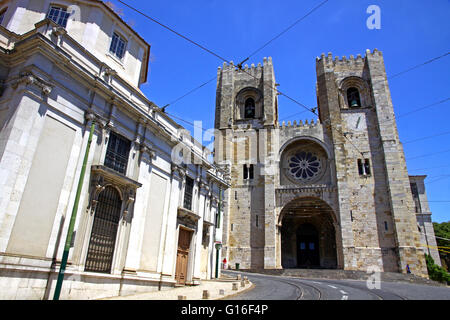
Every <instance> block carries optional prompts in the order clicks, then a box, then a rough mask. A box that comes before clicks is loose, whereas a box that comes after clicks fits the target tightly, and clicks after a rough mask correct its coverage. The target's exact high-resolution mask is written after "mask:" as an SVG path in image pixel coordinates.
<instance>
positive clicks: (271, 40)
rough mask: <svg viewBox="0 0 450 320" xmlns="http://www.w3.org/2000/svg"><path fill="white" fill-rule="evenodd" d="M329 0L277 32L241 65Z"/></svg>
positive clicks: (326, 0)
mask: <svg viewBox="0 0 450 320" xmlns="http://www.w3.org/2000/svg"><path fill="white" fill-rule="evenodd" d="M327 2H328V0H325V1H323V2H321V3H320V4H319V5H317V6H315V7H314V8H313V9H311V10H310V11H308V12H307V13H306V14H305V15H304V16H302V17H301V18H299V19H297V20H296V21H295V22H294V23H293V24H291V25H290V26H288V27H287V28H286V29H284V30H283V31H281V32H280V33H279V34H277V35H276V36H275V37H273V38H272V39H270V40H269V41H267V42H266V43H265V44H264V45H262V46H261V47H259V48H258V49H256V50H255V51H253V52H252V53H251V54H249V55H248V56H247V58H246V59H244V60H243V62H241V63H240V65H241V66H242V63H244V62H245V61H247V60H249V59H250V58H251V57H253V56H254V55H255V54H257V53H258V52H259V51H261V50H262V49H264V48H265V47H267V46H268V45H269V44H270V43H272V42H273V41H275V40H276V39H278V38H279V37H281V36H282V35H283V34H285V33H286V32H288V31H289V30H290V29H292V28H293V27H294V26H296V25H297V24H298V23H299V22H301V21H303V20H304V19H305V18H307V17H308V16H309V15H311V14H312V13H313V12H314V11H316V10H317V9H319V8H320V7H322V6H323V5H324V4H325V3H327Z"/></svg>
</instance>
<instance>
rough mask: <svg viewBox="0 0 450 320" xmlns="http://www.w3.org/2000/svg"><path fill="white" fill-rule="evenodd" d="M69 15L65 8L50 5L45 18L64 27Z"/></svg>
mask: <svg viewBox="0 0 450 320" xmlns="http://www.w3.org/2000/svg"><path fill="white" fill-rule="evenodd" d="M69 16H70V14H69V13H68V12H67V9H65V8H62V7H54V6H51V7H50V11H49V12H48V16H47V18H49V19H50V20H53V21H54V22H55V23H57V24H59V25H60V26H61V27H64V28H65V27H66V26H67V20H68V19H69Z"/></svg>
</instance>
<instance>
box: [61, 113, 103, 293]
mask: <svg viewBox="0 0 450 320" xmlns="http://www.w3.org/2000/svg"><path fill="white" fill-rule="evenodd" d="M94 130H95V118H94V120H93V121H92V124H91V131H90V132H89V139H88V142H87V146H86V152H85V154H84V160H83V166H82V167H81V173H80V180H79V181H78V188H77V194H76V196H75V203H74V205H73V209H72V216H71V218H70V224H69V230H68V231H67V238H66V244H65V246H64V253H63V256H62V260H61V267H60V269H59V274H58V280H57V282H56V288H55V293H54V296H53V300H59V295H60V294H61V287H62V283H63V281H64V272H65V271H66V265H67V260H68V258H69V250H70V244H71V243H72V236H73V229H74V227H75V220H76V217H77V211H78V204H79V202H80V195H81V189H82V188H83V181H84V176H85V172H86V165H87V160H88V157H89V150H90V147H91V142H92V136H93V135H94Z"/></svg>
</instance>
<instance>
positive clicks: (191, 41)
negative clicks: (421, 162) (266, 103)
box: [118, 0, 449, 156]
mask: <svg viewBox="0 0 450 320" xmlns="http://www.w3.org/2000/svg"><path fill="white" fill-rule="evenodd" d="M118 1H119V2H120V3H122V4H124V5H125V6H127V7H128V8H130V9H131V10H133V11H135V12H137V13H139V14H141V15H143V16H144V17H146V18H147V19H150V20H151V21H153V22H155V23H157V24H158V25H160V26H162V27H163V28H165V29H167V30H169V31H170V32H173V33H175V34H176V35H178V36H179V37H181V38H183V39H185V40H186V41H188V42H190V43H192V44H194V45H196V46H198V47H199V48H201V49H202V50H205V51H206V52H208V53H210V54H212V55H214V56H215V57H217V58H219V59H220V60H222V61H224V62H226V63H228V60H227V59H225V58H223V57H222V56H220V55H218V54H216V53H214V52H213V51H211V50H209V49H207V48H206V47H204V46H202V45H200V44H199V43H197V42H195V41H193V40H191V39H189V38H188V37H186V36H184V35H182V34H181V33H179V32H177V31H175V30H174V29H172V28H170V27H168V26H166V25H164V24H163V23H161V22H159V21H158V20H156V19H154V18H152V17H150V16H148V15H147V14H145V13H144V12H142V11H140V10H138V9H136V8H134V7H132V6H130V5H128V4H127V3H125V2H123V1H121V0H118ZM326 2H328V0H326V1H323V2H322V3H320V4H319V5H318V6H316V7H315V8H313V9H312V10H310V11H309V12H308V13H307V14H306V15H304V16H303V17H302V18H300V19H298V20H297V21H296V22H294V24H291V25H290V26H289V27H288V28H286V29H285V30H283V31H282V32H281V33H280V34H278V35H277V36H276V37H274V38H272V39H271V40H269V41H268V42H267V43H265V44H264V45H263V46H262V47H260V48H258V49H257V50H256V51H254V52H253V53H252V54H250V55H249V56H248V58H246V59H245V60H244V61H247V60H248V59H249V58H250V57H251V56H253V55H254V54H256V53H257V52H259V51H260V50H262V49H263V48H264V47H266V46H267V45H268V44H270V43H271V42H273V41H274V40H275V39H277V38H279V37H280V36H281V35H283V34H284V33H285V32H287V31H288V30H289V29H291V28H292V27H293V26H295V25H296V24H297V23H299V22H300V21H302V20H303V19H304V18H306V17H307V16H309V15H310V14H311V13H312V12H314V11H315V10H317V9H318V8H319V7H321V6H322V5H324V4H325V3H326ZM448 54H449V53H446V54H444V55H441V56H439V57H436V58H434V59H431V60H428V61H426V62H424V63H422V64H421V65H417V66H414V67H412V68H410V69H408V70H405V71H404V72H401V73H398V74H396V75H394V76H392V77H396V76H398V75H400V74H403V73H406V72H409V71H411V70H414V69H416V68H418V67H420V66H422V65H425V64H427V63H430V62H432V61H435V60H438V59H440V58H442V57H444V56H446V55H448ZM244 61H243V62H244ZM243 62H241V63H239V64H238V65H237V68H239V69H240V70H241V71H243V72H244V73H247V74H248V75H250V76H252V77H254V78H256V76H254V75H252V74H250V73H249V72H247V71H246V70H243V69H242V63H243ZM214 79H215V77H214V78H212V79H210V80H208V81H207V82H205V83H203V84H202V85H200V86H198V87H196V88H194V89H193V90H191V91H189V92H188V93H186V94H185V95H183V96H181V97H180V98H178V99H176V100H175V101H174V102H172V103H175V102H176V101H179V100H180V99H182V98H184V97H186V96H187V95H189V94H191V93H192V92H194V91H196V90H197V89H199V88H201V87H203V86H205V85H206V84H208V83H210V82H211V81H213V80H214ZM268 87H269V88H270V89H271V90H273V91H274V92H276V93H278V94H279V95H282V96H284V97H286V98H287V99H289V100H291V101H292V102H294V103H296V104H298V105H300V106H301V107H303V108H305V109H306V110H308V111H310V112H312V113H313V114H314V115H315V116H317V114H316V112H315V111H314V109H315V108H308V107H307V106H305V105H304V104H302V103H301V102H299V101H297V100H295V99H293V98H291V97H290V96H288V95H287V94H285V93H283V92H281V91H279V90H278V89H277V88H273V87H272V86H268ZM169 105H170V103H169V104H167V105H165V106H164V107H162V111H163V112H165V108H167V107H168V106H169ZM327 120H328V121H329V119H327ZM328 125H329V127H330V129H333V127H332V125H331V123H330V124H328ZM335 130H336V131H337V132H338V133H340V134H341V135H342V136H343V137H344V138H345V139H346V140H348V142H350V144H351V145H352V146H353V147H354V148H355V149H356V150H358V152H359V153H360V154H361V155H362V156H364V154H363V152H361V151H360V150H359V149H358V148H357V147H356V146H355V145H354V144H353V142H352V141H351V140H350V139H349V138H348V137H347V136H346V135H345V134H344V133H343V132H342V131H340V130H338V129H337V128H335Z"/></svg>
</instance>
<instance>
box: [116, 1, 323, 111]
mask: <svg viewBox="0 0 450 320" xmlns="http://www.w3.org/2000/svg"><path fill="white" fill-rule="evenodd" d="M328 1H329V0H325V1H323V2H321V3H320V4H319V5H317V6H316V7H314V8H313V9H311V10H310V11H308V13H306V14H305V15H304V16H302V17H301V18H299V19H297V20H296V21H295V22H294V23H293V24H291V25H290V26H289V27H287V28H286V29H284V30H283V31H282V32H281V33H279V34H278V35H277V36H275V37H274V38H272V39H271V40H269V41H268V42H266V43H265V44H264V45H263V46H261V47H260V48H258V49H257V50H255V51H254V52H252V53H251V54H250V55H249V56H248V58H247V59H245V60H244V61H242V62H241V63H240V64H238V66H242V63H243V62H245V61H247V60H248V59H249V58H250V57H251V56H253V55H255V54H256V53H257V52H259V51H261V50H262V49H263V48H265V47H266V46H267V45H269V44H270V43H271V42H273V41H274V40H276V39H278V38H279V37H280V36H282V35H283V34H284V33H286V32H287V31H288V30H290V29H291V28H293V27H294V26H295V25H297V24H298V23H299V22H301V21H302V20H304V19H305V18H306V17H308V16H309V15H311V14H312V13H313V12H314V11H316V10H317V9H319V8H320V7H321V6H323V5H324V4H325V3H326V2H328ZM118 2H120V3H122V4H123V5H125V6H126V7H128V8H129V9H131V10H133V11H135V12H137V13H139V14H140V15H142V16H144V17H145V18H147V19H149V20H151V21H153V22H155V23H157V24H158V25H160V26H161V27H163V28H165V29H167V30H169V31H170V32H172V33H174V34H176V35H177V36H179V37H181V38H183V39H185V40H186V41H188V42H190V43H192V44H194V45H195V46H197V47H199V48H201V49H202V50H204V51H206V52H208V53H209V54H212V55H213V56H215V57H217V58H219V59H220V60H222V61H224V62H226V63H228V62H229V60H227V59H225V58H224V57H222V56H220V55H219V54H217V53H215V52H213V51H212V50H210V49H208V48H206V47H205V46H203V45H201V44H199V43H198V42H196V41H194V40H192V39H190V38H188V37H186V36H184V35H182V34H181V33H179V32H177V31H175V30H174V29H172V28H170V27H169V26H167V25H165V24H163V23H161V22H159V21H158V20H156V19H154V18H152V17H150V16H149V15H147V14H145V13H144V12H142V11H141V10H139V9H136V8H134V7H132V6H130V5H129V4H127V3H126V2H124V1H122V0H118ZM214 79H215V78H214ZM211 81H213V79H210V80H208V81H207V82H205V83H203V84H202V85H200V86H198V87H196V88H194V89H193V90H191V91H189V92H188V93H186V94H185V95H183V96H181V97H180V98H178V99H176V100H175V101H178V100H181V99H182V98H184V97H185V96H187V95H189V94H191V93H192V92H194V91H196V90H197V89H199V88H201V87H203V86H204V85H206V84H208V83H210V82H211ZM280 94H282V95H283V96H285V97H286V98H287V99H289V100H291V101H293V102H295V103H297V104H300V103H299V102H298V101H296V100H295V99H293V98H291V97H289V96H288V95H286V94H284V93H280ZM172 103H174V102H172ZM170 104H171V103H169V104H166V105H165V106H164V107H162V108H163V111H165V108H167V107H168V106H169V105H170ZM300 105H302V104H300ZM303 106H304V105H303Z"/></svg>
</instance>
